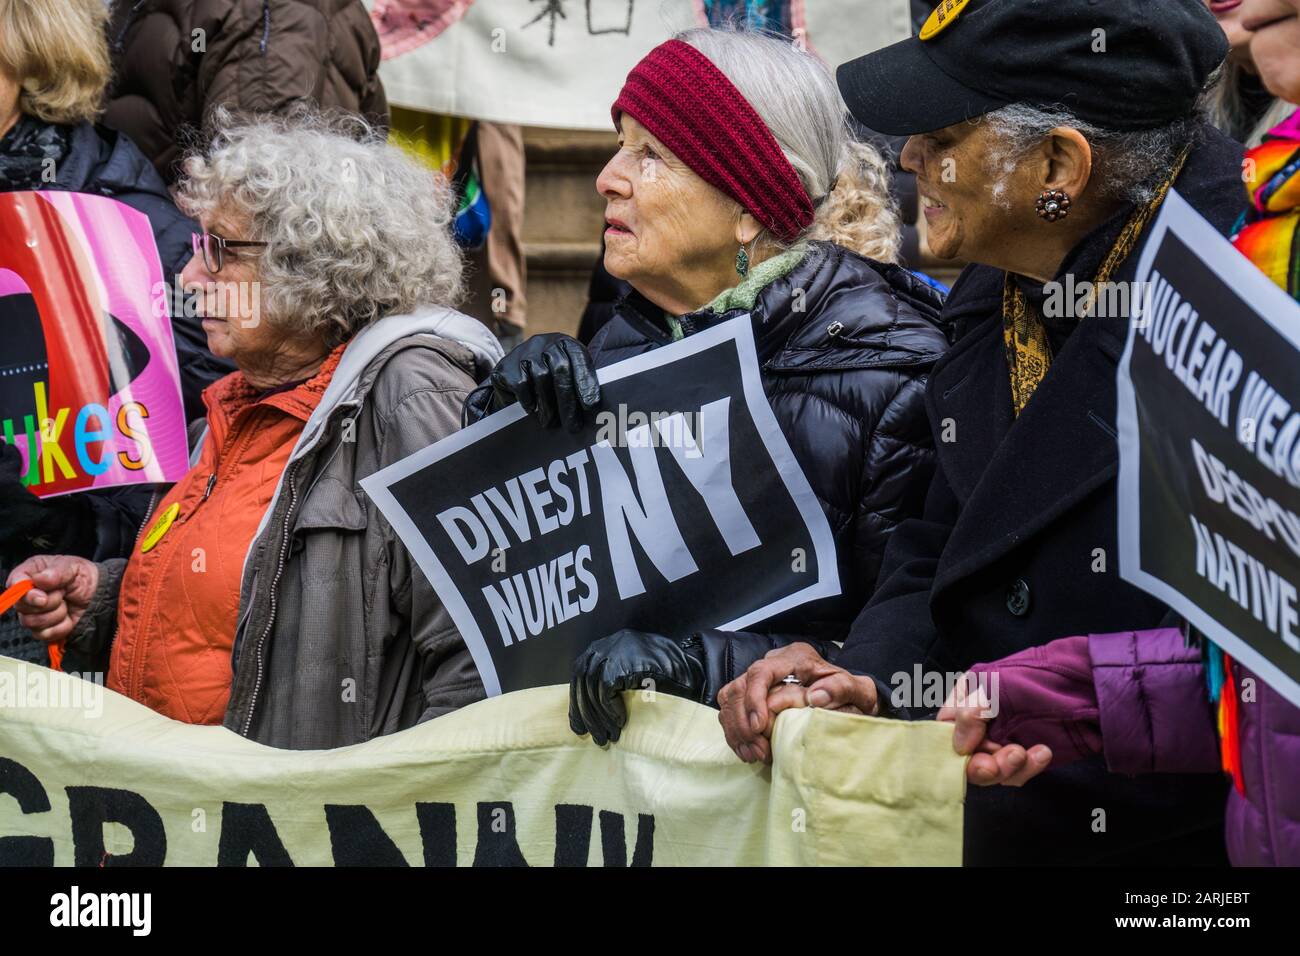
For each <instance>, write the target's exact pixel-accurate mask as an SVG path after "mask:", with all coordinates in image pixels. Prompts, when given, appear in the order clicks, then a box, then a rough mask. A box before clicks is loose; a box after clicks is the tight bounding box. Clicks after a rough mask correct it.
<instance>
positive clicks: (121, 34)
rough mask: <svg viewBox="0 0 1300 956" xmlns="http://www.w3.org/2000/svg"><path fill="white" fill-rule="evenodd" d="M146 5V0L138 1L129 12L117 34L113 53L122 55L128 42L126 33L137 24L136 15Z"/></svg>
mask: <svg viewBox="0 0 1300 956" xmlns="http://www.w3.org/2000/svg"><path fill="white" fill-rule="evenodd" d="M144 4H145V0H136V2H135V4H134V6H132V7H131V9H130V10H128V11H127V14H126V20H125V21H124V22H123V23H122V29H121V30H119V31H118V32H117V38H116V39H115V40H114V41H113V52H114V53H121V52H122V47H123V44H124V42H125V40H126V33H127V31H128V30H130V29H131V24H132V23H133V22H135V15H136V14H137V13H138V12H139V11H140V8H141V7H143V6H144Z"/></svg>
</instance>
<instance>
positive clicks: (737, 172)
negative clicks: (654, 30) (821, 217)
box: [610, 40, 813, 242]
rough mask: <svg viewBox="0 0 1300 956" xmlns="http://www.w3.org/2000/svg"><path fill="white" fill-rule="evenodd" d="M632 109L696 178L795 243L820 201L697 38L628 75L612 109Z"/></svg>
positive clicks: (651, 57)
mask: <svg viewBox="0 0 1300 956" xmlns="http://www.w3.org/2000/svg"><path fill="white" fill-rule="evenodd" d="M610 112H611V113H612V115H613V117H614V125H615V126H617V125H618V117H619V113H622V112H625V113H627V114H628V115H630V116H631V117H632V118H633V119H635V120H636V121H637V122H638V123H640V124H641V125H642V126H644V127H645V128H646V129H648V130H649V131H650V132H651V133H652V134H654V136H655V137H656V138H657V139H658V140H659V141H660V142H662V143H663V144H664V145H665V146H667V147H668V148H669V149H670V150H672V151H673V152H674V153H675V154H676V155H677V157H678V158H679V159H680V160H681V161H682V162H683V163H685V164H686V165H687V166H688V167H689V168H690V169H691V170H692V171H693V172H694V173H695V174H696V175H698V176H699V177H700V178H701V179H703V180H704V181H705V182H707V183H709V184H711V185H713V186H716V187H717V188H718V189H720V190H721V191H722V192H724V193H726V194H727V195H728V196H730V197H731V198H732V199H734V200H736V202H738V203H740V204H741V205H742V206H744V207H745V209H747V210H748V211H749V212H750V213H751V214H752V215H753V216H754V218H755V219H757V220H758V221H759V222H761V223H762V224H763V225H764V226H766V227H767V228H768V229H770V230H772V232H773V233H774V234H775V235H776V236H778V237H779V238H780V239H782V240H783V241H786V242H789V241H791V240H792V239H794V237H795V236H797V235H798V234H799V233H800V232H802V231H803V230H804V229H805V228H807V227H808V226H809V225H811V224H812V221H813V204H812V200H811V199H810V198H809V196H808V191H807V190H806V189H804V187H803V183H801V182H800V181H799V176H798V174H797V173H796V172H795V171H794V167H793V166H791V165H790V161H789V160H787V159H786V158H785V154H784V153H782V152H781V147H780V146H778V145H777V142H776V137H774V136H773V135H772V131H771V130H770V129H768V128H767V124H765V123H764V122H763V121H762V119H760V118H759V115H758V113H756V112H755V111H754V107H752V106H750V105H749V102H748V101H747V100H746V99H745V98H744V97H743V96H742V95H741V94H740V91H739V90H738V89H736V87H735V86H734V85H733V84H732V82H731V81H730V80H729V79H727V77H726V76H725V75H724V74H723V72H722V71H721V70H719V69H718V68H717V67H716V66H714V65H713V63H712V61H710V60H709V58H708V57H706V56H705V55H704V54H703V53H701V52H700V51H699V50H697V49H695V47H693V46H691V45H690V44H689V43H685V42H683V41H681V40H669V41H668V42H667V43H661V44H659V46H657V47H655V48H654V49H653V50H651V51H650V52H649V53H647V54H646V56H645V59H643V60H642V61H641V62H640V63H638V64H637V65H636V66H635V67H634V68H633V69H632V72H631V73H629V74H628V75H627V82H625V83H624V84H623V91H622V92H621V93H619V94H618V99H617V100H615V101H614V106H613V108H612V109H611V111H610Z"/></svg>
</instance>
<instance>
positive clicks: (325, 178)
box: [177, 109, 464, 348]
mask: <svg viewBox="0 0 1300 956" xmlns="http://www.w3.org/2000/svg"><path fill="white" fill-rule="evenodd" d="M213 126H214V128H216V129H217V130H219V132H218V133H217V134H216V137H215V138H214V140H213V141H212V143H211V145H210V146H209V147H208V149H207V150H206V151H205V152H204V153H202V154H196V155H191V156H190V157H188V158H187V159H186V161H185V165H184V172H185V175H184V178H183V179H182V182H181V184H180V189H179V193H178V195H177V203H178V205H179V206H180V207H181V208H182V209H183V210H184V211H185V212H186V213H188V214H189V215H191V216H195V217H198V218H210V217H213V216H218V215H229V214H234V215H236V216H242V217H244V218H246V219H247V220H248V221H249V222H250V223H251V229H252V235H251V236H248V237H242V236H241V237H240V238H252V239H259V240H262V241H264V242H266V243H267V245H266V246H265V247H264V248H263V249H262V250H261V252H262V254H261V256H260V257H259V266H260V273H261V274H260V280H261V282H262V302H261V308H262V314H263V315H264V317H265V318H266V320H267V321H268V322H270V323H273V324H275V325H276V326H277V328H279V329H281V330H283V331H284V332H286V333H287V334H291V335H295V334H300V335H322V336H323V337H324V339H325V341H326V344H327V345H328V346H329V347H331V348H332V347H334V346H336V345H338V344H339V343H341V342H344V341H347V340H348V339H349V338H351V337H352V336H353V335H355V334H356V333H357V332H358V331H360V330H361V329H362V328H364V327H365V326H367V325H369V324H370V323H372V322H375V321H377V320H378V319H381V318H383V317H384V316H386V315H393V314H401V313H408V312H412V311H414V310H415V309H416V308H417V307H418V306H420V305H425V304H431V305H447V306H454V305H456V304H457V303H458V302H459V301H460V298H461V295H462V292H463V282H462V273H463V270H464V262H463V259H462V257H461V253H460V250H459V248H458V247H457V246H456V243H455V241H454V240H453V238H452V235H451V221H452V216H453V215H454V209H453V204H452V203H453V198H452V191H451V188H450V187H449V186H448V184H447V182H446V180H445V179H444V178H443V177H442V176H441V175H440V174H438V173H435V172H433V171H432V170H430V169H428V168H427V167H425V166H422V165H420V164H419V163H418V162H417V161H416V160H414V159H413V158H411V157H410V156H408V155H407V154H406V153H404V152H403V151H402V150H401V149H400V148H399V147H397V146H392V145H389V144H387V143H385V142H384V141H383V139H382V137H381V136H380V134H379V133H378V132H377V131H375V130H374V129H373V128H372V127H371V126H369V125H368V124H367V123H366V122H365V121H364V120H362V119H359V118H357V117H345V116H325V115H323V114H320V113H316V112H312V111H310V110H307V109H296V110H292V111H290V112H289V113H288V114H286V115H283V116H274V117H265V116H259V117H255V118H252V119H249V120H240V121H235V120H233V119H232V117H231V115H230V114H229V113H228V112H226V111H224V110H218V111H217V112H216V113H215V114H214V116H213Z"/></svg>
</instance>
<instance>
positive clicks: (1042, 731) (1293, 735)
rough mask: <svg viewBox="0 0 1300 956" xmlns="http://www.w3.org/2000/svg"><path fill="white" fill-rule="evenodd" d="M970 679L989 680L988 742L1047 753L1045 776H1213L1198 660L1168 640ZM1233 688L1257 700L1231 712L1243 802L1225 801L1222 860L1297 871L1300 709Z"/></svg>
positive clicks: (1024, 655) (1035, 654)
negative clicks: (993, 706)
mask: <svg viewBox="0 0 1300 956" xmlns="http://www.w3.org/2000/svg"><path fill="white" fill-rule="evenodd" d="M972 670H973V671H975V672H977V673H978V672H981V671H996V672H997V675H998V677H997V681H998V683H997V708H998V709H997V716H996V717H994V718H993V720H992V722H991V723H990V725H989V738H990V739H991V740H995V741H997V742H999V743H1018V744H1022V745H1024V746H1032V745H1033V744H1039V743H1043V744H1047V745H1048V746H1049V747H1051V748H1052V753H1053V764H1054V765H1059V764H1065V763H1069V762H1070V761H1073V760H1078V759H1080V758H1082V757H1087V756H1092V755H1094V754H1098V753H1101V754H1104V755H1105V759H1106V765H1107V766H1108V767H1109V769H1110V770H1111V771H1112V772H1114V773H1124V774H1139V773H1198V772H1202V773H1215V772H1218V771H1219V770H1220V759H1219V738H1218V732H1217V730H1216V728H1215V717H1214V708H1213V705H1211V703H1210V701H1209V698H1208V696H1207V694H1206V690H1205V675H1204V671H1203V668H1202V666H1201V651H1200V648H1198V647H1187V646H1186V644H1185V642H1184V640H1183V635H1182V633H1181V632H1180V631H1179V630H1178V629H1177V628H1161V629H1159V630H1151V631H1124V632H1121V633H1118V634H1091V635H1088V636H1087V637H1066V638H1062V639H1061V640H1057V641H1052V642H1051V643H1050V644H1046V645H1042V646H1039V647H1031V648H1029V649H1028V650H1026V651H1022V652H1021V653H1019V654H1014V655H1012V656H1010V657H1006V658H1003V659H1002V660H1000V661H996V662H994V663H991V664H978V665H976V666H975V667H973V668H972ZM1236 678H1237V686H1238V687H1241V686H1242V682H1243V681H1245V680H1248V679H1249V680H1253V681H1254V686H1255V699H1254V700H1253V701H1242V702H1241V705H1240V707H1239V708H1238V715H1239V717H1238V720H1239V733H1240V741H1241V763H1242V779H1243V782H1244V786H1245V791H1246V794H1245V796H1244V797H1243V796H1242V795H1241V794H1239V793H1238V792H1237V791H1236V790H1235V789H1234V790H1233V791H1232V794H1231V796H1230V797H1229V800H1228V811H1227V843H1228V853H1229V856H1230V857H1231V858H1232V862H1233V863H1234V864H1235V865H1237V866H1270V865H1271V866H1300V709H1297V708H1296V707H1293V706H1292V705H1291V704H1289V703H1288V702H1287V701H1285V700H1284V699H1283V698H1282V696H1281V695H1280V694H1278V693H1277V692H1276V691H1274V690H1273V689H1272V688H1271V687H1269V686H1268V685H1267V684H1265V683H1264V682H1263V681H1261V680H1260V679H1259V678H1257V677H1255V675H1253V674H1251V673H1250V672H1249V671H1247V670H1246V669H1245V668H1242V667H1237V668H1236ZM990 686H991V685H990Z"/></svg>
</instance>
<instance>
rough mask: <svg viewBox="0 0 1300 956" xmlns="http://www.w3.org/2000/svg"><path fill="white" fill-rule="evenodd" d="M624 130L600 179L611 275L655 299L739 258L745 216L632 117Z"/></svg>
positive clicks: (623, 125)
mask: <svg viewBox="0 0 1300 956" xmlns="http://www.w3.org/2000/svg"><path fill="white" fill-rule="evenodd" d="M619 125H620V131H619V150H618V152H617V153H615V154H614V157H613V158H612V159H611V160H610V161H609V162H608V163H606V164H605V168H604V169H603V170H601V172H600V175H599V176H598V177H596V189H597V190H598V191H599V192H600V194H601V195H602V196H604V197H605V221H606V224H607V226H608V228H606V230H605V268H606V269H608V270H609V273H610V275H613V276H616V277H617V278H620V279H625V280H627V281H628V282H630V283H631V284H632V286H633V287H634V288H636V289H637V290H638V291H639V292H641V293H642V294H643V295H646V296H647V297H649V298H651V299H652V300H654V298H655V296H654V292H653V290H655V289H658V288H662V287H664V286H665V285H668V286H675V285H691V284H692V283H691V281H690V276H691V275H692V274H693V273H696V272H703V273H715V272H717V270H718V268H719V263H721V264H722V265H723V266H725V265H726V264H727V263H728V262H730V261H733V260H734V259H735V256H736V250H737V243H736V238H735V228H736V221H737V217H738V210H737V208H736V204H735V203H734V202H733V201H732V200H731V199H729V198H728V197H727V196H725V195H723V194H722V193H721V192H720V191H719V190H717V189H715V188H713V187H712V186H710V185H709V184H708V183H706V182H705V181H704V180H703V179H701V178H700V177H699V176H697V175H696V174H695V173H693V172H692V171H691V170H690V169H688V168H687V167H686V165H685V164H684V163H682V161H681V160H679V159H678V158H677V157H676V156H674V155H673V154H672V152H670V151H669V150H668V149H667V148H666V147H665V146H664V145H663V144H662V143H660V142H659V141H658V140H657V139H655V138H654V137H653V136H651V135H650V133H649V132H648V131H647V130H646V129H645V127H643V126H642V125H641V124H640V123H638V122H637V121H636V120H635V119H633V118H632V117H631V116H628V115H627V114H626V113H625V114H623V116H622V119H621V122H620V124H619ZM700 304H701V305H702V304H703V303H700Z"/></svg>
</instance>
